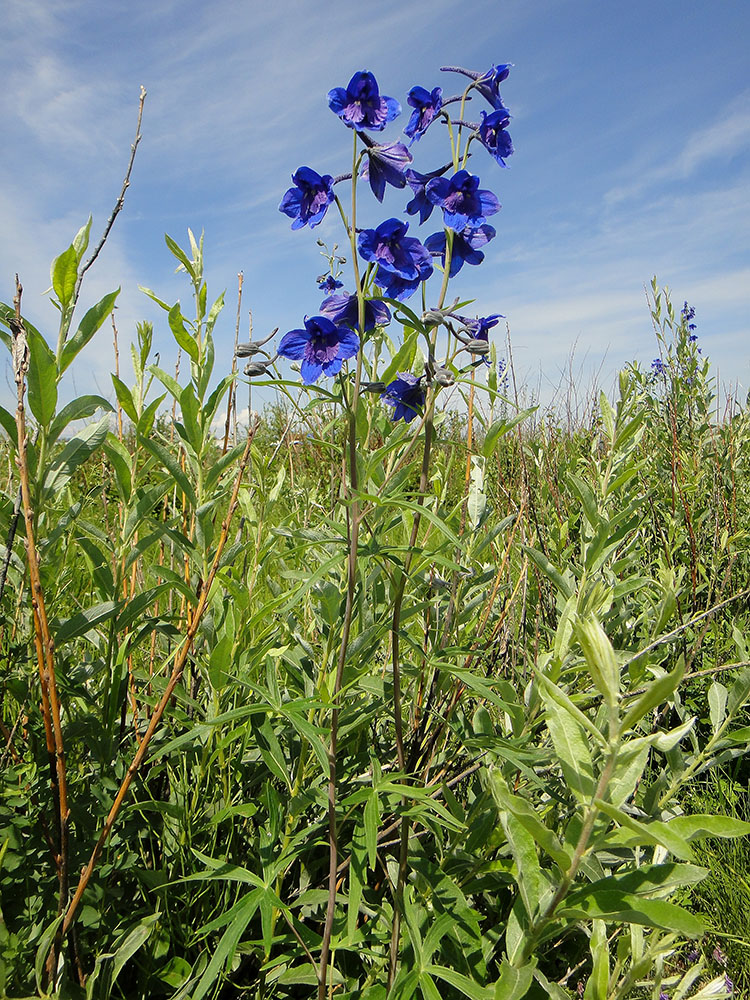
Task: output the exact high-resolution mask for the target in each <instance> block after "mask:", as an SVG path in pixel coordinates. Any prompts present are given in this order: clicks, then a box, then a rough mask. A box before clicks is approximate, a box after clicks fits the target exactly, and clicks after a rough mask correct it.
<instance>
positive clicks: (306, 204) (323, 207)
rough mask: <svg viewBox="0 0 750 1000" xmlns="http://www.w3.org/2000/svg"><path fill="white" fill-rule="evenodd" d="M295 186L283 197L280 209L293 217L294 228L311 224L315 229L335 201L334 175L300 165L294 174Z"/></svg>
mask: <svg viewBox="0 0 750 1000" xmlns="http://www.w3.org/2000/svg"><path fill="white" fill-rule="evenodd" d="M292 180H293V181H294V185H295V186H294V187H291V188H289V190H288V191H287V192H286V194H285V195H284V197H283V198H282V199H281V204H280V205H279V211H280V212H283V213H284V215H288V216H289V218H290V219H293V220H294V221H293V222H292V229H301V228H302V227H303V226H307V225H309V226H310V229H313V228H314V227H315V226H317V225H318V223H319V222H322V221H323V216H324V215H325V214H326V212H327V211H328V206H329V205H330V204H331V202H332V201H333V177H331V175H330V174H323V176H322V177H321V175H320V174H318V173H316V172H315V171H314V170H313V169H312V168H311V167H300V168H299V170H295V172H294V173H293V174H292Z"/></svg>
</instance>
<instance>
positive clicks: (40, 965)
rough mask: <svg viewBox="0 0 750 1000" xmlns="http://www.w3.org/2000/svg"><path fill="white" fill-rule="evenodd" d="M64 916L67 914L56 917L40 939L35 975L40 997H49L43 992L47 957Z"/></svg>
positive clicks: (35, 962)
mask: <svg viewBox="0 0 750 1000" xmlns="http://www.w3.org/2000/svg"><path fill="white" fill-rule="evenodd" d="M64 916H65V914H64V913H61V914H60V916H59V917H56V918H55V919H54V920H53V921H52V923H51V924H50V925H49V926H48V927H46V928H45V930H44V932H43V934H42V936H41V937H40V938H39V944H38V945H37V949H36V960H35V961H34V975H35V976H36V988H37V989H38V990H39V995H40V996H47V994H46V993H45V992H44V991H43V990H42V973H43V971H44V965H45V962H46V961H47V955H49V950H50V948H51V947H52V942H53V941H54V939H55V934H57V930H58V928H59V926H60V924H61V923H62V921H63V918H64Z"/></svg>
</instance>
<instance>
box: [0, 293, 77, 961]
mask: <svg viewBox="0 0 750 1000" xmlns="http://www.w3.org/2000/svg"><path fill="white" fill-rule="evenodd" d="M22 294H23V287H22V286H21V283H20V281H19V280H18V275H16V294H15V296H14V298H13V305H14V307H15V316H14V318H13V319H12V320H11V328H12V331H13V362H14V377H15V381H16V387H17V392H18V405H17V408H16V428H17V430H18V470H19V476H20V480H21V498H22V503H23V515H24V522H25V525H26V559H27V563H28V567H29V579H30V582H31V605H32V608H33V617H34V637H35V644H36V650H37V659H38V662H39V671H40V682H41V689H42V713H43V715H44V725H45V732H46V735H47V748H48V751H49V750H50V749H52V752H53V754H54V760H55V785H56V789H57V795H56V798H57V810H58V823H59V842H58V861H57V864H58V879H59V883H60V896H59V900H58V912H59V913H62V912H63V910H64V909H65V907H66V905H67V902H68V822H69V818H70V809H69V808H68V785H67V779H66V773H65V749H64V745H63V735H62V723H61V720H60V703H59V700H58V697H57V682H56V678H55V660H54V642H53V639H52V635H51V633H50V629H49V621H48V619H47V609H46V606H45V602H44V593H43V591H42V580H41V574H40V571H39V558H38V555H37V551H36V543H35V540H34V512H33V508H32V503H31V487H30V485H29V466H28V458H27V452H26V447H27V445H26V414H25V409H24V402H23V397H24V393H25V391H26V383H25V376H26V372H27V371H28V367H29V351H28V345H27V343H26V330H25V327H24V324H23V319H22V318H21V296H22ZM50 728H51V730H52V733H51V737H52V747H50ZM58 944H59V941H55V943H54V944H53V946H52V949H51V951H50V956H51V959H50V962H49V963H48V966H47V969H48V973H49V972H50V971H51V970H52V969H54V956H55V955H56V952H57V948H58Z"/></svg>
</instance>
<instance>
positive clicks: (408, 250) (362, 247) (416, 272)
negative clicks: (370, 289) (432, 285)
mask: <svg viewBox="0 0 750 1000" xmlns="http://www.w3.org/2000/svg"><path fill="white" fill-rule="evenodd" d="M408 228H409V223H408V222H402V221H401V220H400V219H386V221H385V222H381V223H380V225H379V226H378V227H377V229H364V230H363V231H362V232H361V233H360V234H359V241H358V246H359V252H360V254H361V255H362V257H363V258H364V259H365V260H366V261H369V262H370V263H372V264H377V265H378V273H377V277H376V279H375V280H376V281H377V283H378V285H380V287H381V288H382V289H384V291H385V293H386V295H387V296H388V297H389V298H394V299H396V298H398V299H402V298H408V297H409V296H410V295H411V294H412V293H413V292H414V291H416V289H417V287H418V285H419V284H420V282H422V281H426V280H427V278H429V276H430V275H431V274H432V271H433V267H432V260H431V257H430V252H429V251H428V250H427V249H426V248H425V247H424V246H423V245H422V244H421V243H420V242H419V240H418V239H417V238H416V237H414V236H407V235H406V231H407V230H408Z"/></svg>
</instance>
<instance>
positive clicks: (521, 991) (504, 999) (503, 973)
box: [492, 959, 534, 1000]
mask: <svg viewBox="0 0 750 1000" xmlns="http://www.w3.org/2000/svg"><path fill="white" fill-rule="evenodd" d="M533 976H534V970H533V968H532V966H531V965H525V966H524V967H523V968H522V969H514V968H513V966H512V965H509V964H508V962H507V961H506V959H503V960H502V962H501V963H500V975H499V976H498V978H497V981H496V983H495V986H494V993H493V994H492V996H493V1000H522V998H523V997H525V996H526V994H527V992H528V990H529V987H530V986H531V980H532V979H533Z"/></svg>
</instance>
